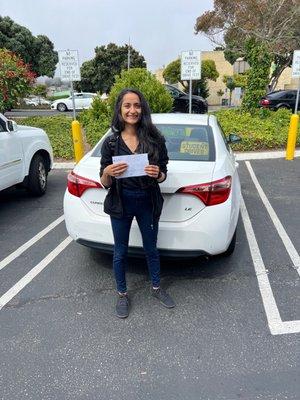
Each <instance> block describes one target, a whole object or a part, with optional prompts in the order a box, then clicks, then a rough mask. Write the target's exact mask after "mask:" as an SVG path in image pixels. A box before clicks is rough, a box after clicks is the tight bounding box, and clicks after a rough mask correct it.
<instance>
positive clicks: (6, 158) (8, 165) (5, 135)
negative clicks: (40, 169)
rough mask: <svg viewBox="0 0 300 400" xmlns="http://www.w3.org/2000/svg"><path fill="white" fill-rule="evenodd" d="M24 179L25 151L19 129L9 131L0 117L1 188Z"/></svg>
mask: <svg viewBox="0 0 300 400" xmlns="http://www.w3.org/2000/svg"><path fill="white" fill-rule="evenodd" d="M22 180H23V151H22V143H21V141H20V138H19V136H18V131H13V132H8V131H7V130H6V126H5V122H4V121H3V120H2V119H0V190H3V189H6V188H8V187H10V186H12V185H15V184H17V183H20V182H21V181H22Z"/></svg>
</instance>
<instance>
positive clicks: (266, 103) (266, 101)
mask: <svg viewBox="0 0 300 400" xmlns="http://www.w3.org/2000/svg"><path fill="white" fill-rule="evenodd" d="M269 104H270V100H268V99H262V100H261V101H260V105H261V106H268V105H269Z"/></svg>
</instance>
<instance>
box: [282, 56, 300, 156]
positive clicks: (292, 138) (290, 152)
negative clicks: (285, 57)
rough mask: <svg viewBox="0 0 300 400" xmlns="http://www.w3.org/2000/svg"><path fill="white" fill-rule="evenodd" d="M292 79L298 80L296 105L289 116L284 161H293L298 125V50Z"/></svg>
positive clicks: (299, 76) (299, 62)
mask: <svg viewBox="0 0 300 400" xmlns="http://www.w3.org/2000/svg"><path fill="white" fill-rule="evenodd" d="M292 78H298V79H299V82H298V90H297V97H296V104H295V110H294V114H292V116H291V122H290V127H289V134H288V141H287V146H286V157H285V158H286V160H293V159H294V155H295V147H296V140H297V131H298V123H299V114H298V104H299V91H300V50H295V51H294V56H293V65H292Z"/></svg>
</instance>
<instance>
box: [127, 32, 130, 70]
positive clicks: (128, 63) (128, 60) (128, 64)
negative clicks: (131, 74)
mask: <svg viewBox="0 0 300 400" xmlns="http://www.w3.org/2000/svg"><path fill="white" fill-rule="evenodd" d="M127 69H128V70H129V69H130V38H129V40H128V55H127Z"/></svg>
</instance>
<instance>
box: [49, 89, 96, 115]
mask: <svg viewBox="0 0 300 400" xmlns="http://www.w3.org/2000/svg"><path fill="white" fill-rule="evenodd" d="M96 96H97V94H96V93H74V100H75V109H76V110H82V109H84V108H89V107H91V105H92V102H93V100H94V98H95V97H96ZM51 109H52V110H58V111H61V112H64V111H68V110H73V101H72V96H69V97H67V98H66V99H59V100H55V101H54V102H53V103H52V104H51Z"/></svg>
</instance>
